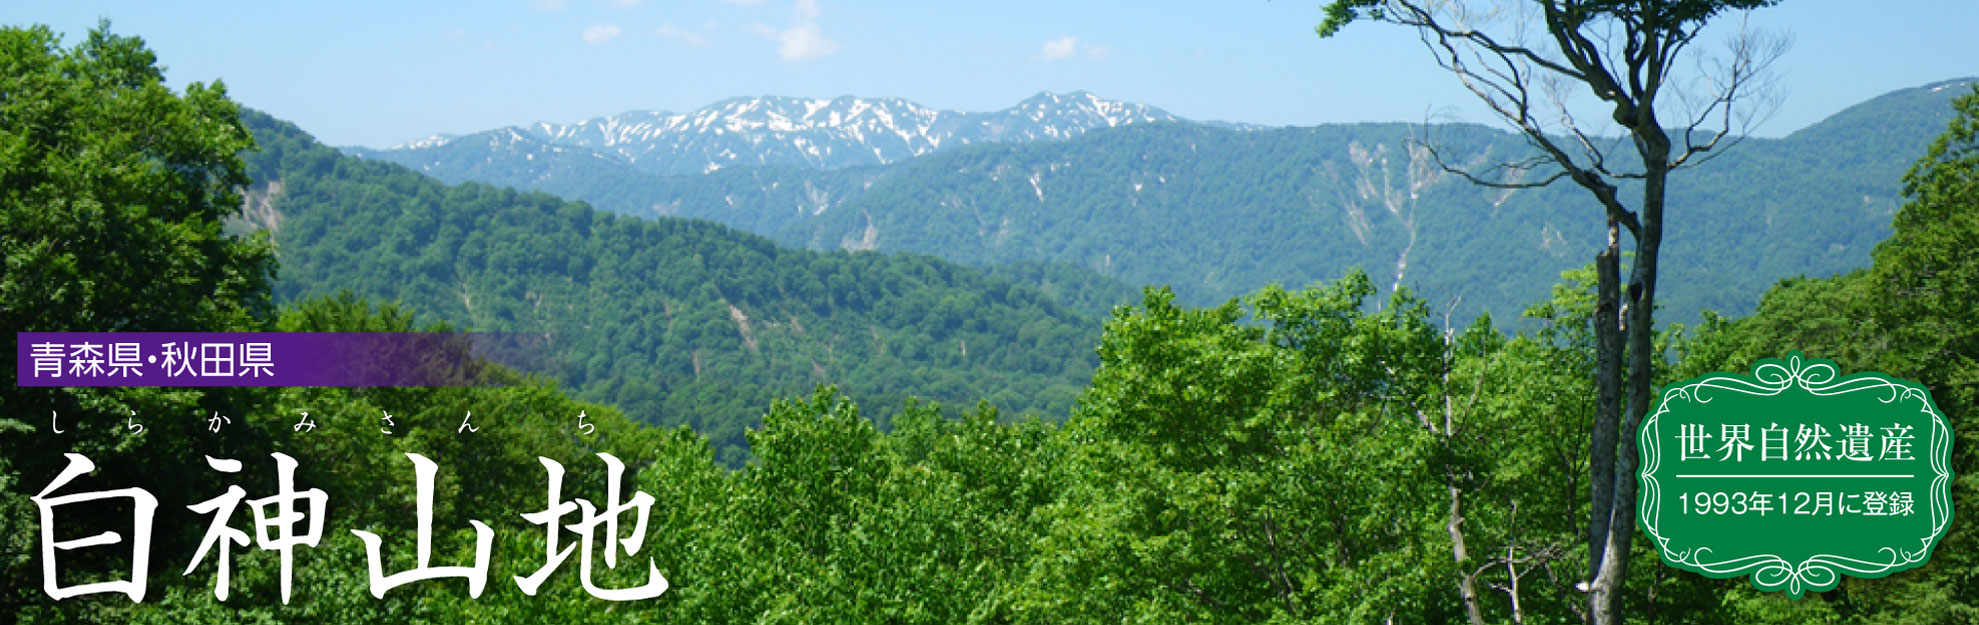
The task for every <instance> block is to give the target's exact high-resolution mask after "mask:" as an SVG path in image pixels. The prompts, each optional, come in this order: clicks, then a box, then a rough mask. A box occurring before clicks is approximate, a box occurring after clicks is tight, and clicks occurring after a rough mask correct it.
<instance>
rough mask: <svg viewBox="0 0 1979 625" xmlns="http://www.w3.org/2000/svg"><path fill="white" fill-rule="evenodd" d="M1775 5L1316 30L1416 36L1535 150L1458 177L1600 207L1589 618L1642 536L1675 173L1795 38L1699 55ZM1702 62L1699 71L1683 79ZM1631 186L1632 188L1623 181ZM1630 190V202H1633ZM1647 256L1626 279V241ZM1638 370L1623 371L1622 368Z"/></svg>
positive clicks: (1694, 159)
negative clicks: (1738, 21)
mask: <svg viewBox="0 0 1979 625" xmlns="http://www.w3.org/2000/svg"><path fill="white" fill-rule="evenodd" d="M1777 3H1778V0H1534V1H1531V2H1483V3H1460V2H1433V1H1429V0H1335V1H1334V2H1332V3H1331V4H1328V5H1327V6H1326V8H1325V12H1326V17H1325V20H1324V21H1323V22H1321V23H1320V25H1319V27H1318V28H1317V31H1318V33H1319V35H1320V36H1321V37H1330V36H1332V35H1334V34H1335V33H1338V32H1339V31H1340V29H1341V28H1343V27H1345V26H1346V25H1348V24H1349V23H1352V22H1355V21H1361V20H1372V21H1378V22H1388V23H1393V24H1400V25H1403V26H1409V27H1413V28H1415V29H1416V31H1417V33H1418V34H1419V35H1420V36H1421V38H1422V42H1423V44H1424V46H1425V47H1426V48H1427V49H1428V50H1429V52H1430V53H1431V55H1432V56H1433V57H1434V58H1435V60H1436V63H1437V65H1438V66H1440V67H1442V68H1443V69H1444V70H1447V71H1449V72H1450V73H1451V74H1453V75H1454V76H1456V78H1457V79H1458V80H1459V81H1460V82H1462V83H1463V85H1464V86H1465V87H1466V88H1468V89H1469V90H1470V91H1471V92H1472V93H1473V94H1475V95H1476V96H1477V97H1478V98H1479V99H1480V100H1482V101H1483V103H1484V104H1485V106H1486V107H1488V108H1489V109H1490V110H1491V112H1492V113H1494V114H1496V115H1497V116H1498V117H1499V118H1501V119H1503V120H1504V121H1505V122H1506V123H1509V124H1510V125H1511V126H1512V127H1513V128H1516V129H1517V130H1518V131H1519V132H1520V133H1522V134H1523V135H1524V136H1525V138H1526V139H1527V140H1528V142H1529V143H1530V144H1531V145H1532V146H1533V148H1534V149H1535V150H1534V155H1533V156H1532V157H1530V158H1527V159H1523V160H1519V161H1513V162H1500V163H1495V164H1490V165H1485V166H1474V165H1469V164H1462V165H1459V164H1453V163H1452V162H1451V161H1447V160H1445V159H1444V155H1442V154H1438V153H1436V151H1435V149H1434V147H1435V146H1433V145H1432V146H1428V147H1429V148H1430V151H1431V153H1432V155H1435V156H1436V157H1437V160H1438V162H1439V163H1441V164H1442V166H1443V168H1444V169H1445V170H1446V171H1449V172H1451V173H1453V174H1456V175H1459V176H1462V177H1463V178H1465V179H1466V180H1469V181H1471V182H1472V183H1475V184H1480V185H1486V186H1491V187H1499V188H1507V189H1519V188H1533V187H1540V186H1546V185H1549V184H1552V183H1554V182H1557V181H1559V180H1562V179H1565V180H1569V181H1572V182H1573V183H1574V184H1576V185H1578V186H1580V187H1582V188H1584V189H1586V190H1587V191H1588V193H1589V194H1591V195H1592V196H1593V197H1594V199H1595V200H1596V202H1597V203H1598V204H1599V206H1600V207H1601V212H1602V216H1603V218H1604V219H1605V220H1606V222H1607V226H1608V242H1607V245H1606V246H1605V247H1603V248H1602V249H1601V250H1600V251H1599V252H1598V253H1597V254H1596V255H1595V269H1596V281H1595V282H1596V286H1595V298H1596V301H1595V314H1594V322H1593V325H1594V334H1595V359H1594V361H1595V365H1594V368H1595V389H1596V390H1595V396H1596V397H1595V401H1596V409H1595V418H1594V423H1593V425H1592V432H1591V437H1590V449H1589V456H1590V461H1589V473H1590V475H1589V480H1590V482H1589V483H1590V487H1589V496H1590V499H1591V503H1592V505H1591V512H1590V516H1589V518H1588V533H1587V540H1588V554H1589V562H1588V574H1587V576H1588V578H1589V579H1588V580H1587V582H1586V585H1585V588H1586V590H1587V593H1588V612H1587V617H1588V619H1589V620H1590V621H1592V622H1594V623H1619V622H1621V620H1622V613H1621V610H1620V605H1621V594H1622V580H1623V579H1624V576H1625V575H1626V574H1627V570H1628V562H1629V547H1630V541H1631V540H1632V539H1633V536H1634V534H1635V511H1634V503H1635V498H1636V479H1635V475H1634V474H1635V472H1636V463H1637V457H1636V454H1637V452H1636V442H1635V437H1634V436H1631V435H1630V434H1631V433H1632V432H1634V431H1635V430H1636V427H1637V425H1638V424H1639V423H1640V422H1641V419H1642V417H1643V415H1644V414H1645V413H1646V412H1647V411H1648V410H1649V407H1650V402H1652V401H1654V400H1655V396H1654V395H1653V394H1652V393H1651V384H1652V366H1653V362H1654V360H1655V356H1656V353H1655V348H1654V346H1653V341H1654V337H1655V328H1654V322H1653V320H1652V313H1653V311H1654V309H1655V299H1656V274H1657V268H1658V263H1659V262H1660V261H1661V257H1660V252H1661V249H1662V245H1663V216H1664V202H1665V197H1666V192H1667V190H1668V185H1669V177H1670V174H1671V173H1672V172H1674V171H1677V170H1680V169H1683V168H1686V167H1692V166H1696V165H1698V164H1701V163H1703V162H1704V161H1706V160H1708V159H1709V158H1710V157H1711V156H1713V155H1715V154H1718V153H1721V151H1722V148H1725V147H1729V146H1730V144H1732V143H1736V142H1737V141H1738V139H1739V138H1740V137H1742V136H1744V135H1745V131H1747V130H1749V129H1750V125H1751V124H1752V123H1753V122H1754V121H1756V120H1757V119H1759V118H1760V117H1761V114H1763V113H1764V112H1766V111H1765V109H1766V108H1767V107H1766V106H1765V104H1767V100H1768V98H1766V97H1764V96H1765V95H1766V93H1765V90H1764V89H1762V87H1763V86H1764V83H1763V81H1761V80H1760V79H1761V78H1762V77H1763V75H1764V70H1765V68H1766V66H1767V65H1768V63H1769V62H1770V61H1771V60H1773V59H1774V58H1777V57H1778V55H1779V54H1780V53H1781V52H1783V51H1784V48H1785V45H1784V41H1783V40H1779V39H1770V38H1767V37H1763V36H1759V35H1756V34H1754V33H1752V32H1750V31H1746V30H1745V29H1743V28H1740V29H1739V31H1738V32H1737V34H1736V35H1735V36H1734V37H1733V38H1732V40H1731V42H1730V45H1729V50H1727V53H1726V54H1725V55H1723V56H1703V55H1698V54H1695V53H1693V51H1692V50H1691V44H1692V43H1693V42H1694V41H1695V40H1696V39H1697V37H1698V35H1699V34H1700V33H1702V32H1703V30H1704V27H1705V25H1706V23H1707V22H1709V21H1711V20H1712V19H1713V18H1716V17H1719V16H1720V15H1723V14H1725V13H1728V12H1733V11H1745V10H1751V9H1756V8H1761V7H1765V6H1770V5H1773V4H1777ZM1692 62H1696V65H1695V67H1697V68H1698V70H1697V71H1696V74H1695V75H1691V76H1680V75H1679V73H1678V72H1680V71H1682V70H1685V69H1687V68H1688V67H1689V66H1690V65H1691V63H1692ZM1577 93H1584V94H1590V95H1592V96H1594V98H1596V99H1597V100H1598V101H1599V106H1601V107H1605V108H1606V109H1607V113H1608V117H1609V119H1611V120H1612V121H1613V122H1614V123H1615V125H1616V126H1617V127H1619V130H1620V136H1619V137H1606V136H1603V133H1602V129H1600V128H1597V127H1591V126H1587V125H1585V124H1583V122H1582V121H1581V120H1580V119H1577V118H1576V117H1575V114H1576V113H1580V112H1583V111H1584V110H1585V109H1583V108H1581V107H1577V106H1575V105H1574V104H1573V96H1574V95H1575V94H1577ZM1624 185H1626V188H1625V187H1624ZM1631 196H1633V197H1631ZM1624 234H1626V235H1627V237H1628V238H1627V240H1626V242H1627V243H1629V244H1630V247H1631V248H1632V250H1633V252H1634V257H1633V259H1632V260H1631V262H1630V263H1629V275H1628V281H1627V285H1626V287H1624V286H1623V283H1622V280H1621V265H1622V258H1621V256H1622V249H1623V248H1622V243H1623V242H1624V240H1623V239H1622V235H1624ZM1624 363H1626V365H1624Z"/></svg>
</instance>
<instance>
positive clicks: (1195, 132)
mask: <svg viewBox="0 0 1979 625" xmlns="http://www.w3.org/2000/svg"><path fill="white" fill-rule="evenodd" d="M1969 82H1970V81H1969V80H1957V81H1948V82H1944V83H1936V84H1932V85H1927V86H1924V87H1918V88H1915V89H1907V90H1903V91H1898V92H1894V93H1891V94H1888V95H1885V96H1882V97H1879V98H1876V99H1873V100H1870V101H1868V102H1864V103H1862V104H1860V105H1857V106H1855V107H1852V108H1850V109H1848V110H1845V111H1843V112H1841V113H1839V114H1837V115H1835V116H1833V117H1832V118H1831V119H1828V120H1826V121H1823V122H1821V123H1819V124H1816V125H1814V126H1811V127H1808V128H1806V129H1803V130H1801V131H1799V132H1796V133H1794V134H1793V135H1791V136H1788V137H1786V138H1782V139H1749V140H1746V141H1744V142H1742V143H1740V144H1738V145H1736V146H1732V147H1730V148H1720V151H1721V152H1723V153H1722V154H1721V155H1720V156H1719V157H1717V158H1714V159H1712V160H1711V161H1710V162H1708V163H1706V164H1705V165H1703V166H1702V167H1699V168H1697V169H1694V170H1691V171H1687V172H1685V173H1683V174H1681V175H1682V176H1683V178H1682V183H1681V184H1678V185H1675V186H1673V187H1672V191H1671V193H1672V196H1671V211H1672V214H1673V217H1672V219H1671V222H1670V224H1671V225H1670V230H1671V232H1670V240H1671V247H1670V248H1669V251H1670V252H1671V255H1670V258H1671V261H1670V262H1669V263H1667V264H1666V266H1665V270H1666V271H1667V272H1668V273H1666V274H1665V280H1664V288H1663V289H1661V291H1660V293H1659V301H1660V302H1661V305H1662V306H1663V307H1664V309H1665V310H1666V313H1665V315H1664V318H1666V319H1672V320H1680V321H1694V320H1696V319H1697V318H1698V317H1697V316H1698V313H1699V311H1700V310H1703V309H1712V310H1716V311H1719V312H1723V313H1728V314H1743V313H1745V312H1748V311H1750V310H1751V309H1752V307H1753V306H1754V305H1755V304H1756V302H1757V298H1758V295H1759V293H1760V292H1761V291H1763V290H1764V289H1765V288H1766V286H1767V285H1768V284H1771V283H1772V282H1773V281H1775V280H1778V279H1780V278H1784V277H1790V276H1795V275H1802V274H1806V275H1829V274H1833V273H1837V272H1843V271H1848V270H1851V269H1854V268H1857V267H1861V266H1864V265H1866V264H1867V262H1868V253H1869V248H1870V247H1871V246H1873V245H1874V244H1875V243H1876V242H1877V241H1879V240H1881V239H1882V238H1883V237H1884V236H1886V235H1887V234H1888V232H1889V230H1888V224H1889V220H1890V216H1891V214H1892V213H1893V212H1894V210H1895V207H1896V201H1897V199H1898V187H1897V183H1896V179H1897V176H1898V174H1900V173H1901V172H1902V170H1903V168H1904V167H1905V165H1906V163H1907V162H1908V160H1909V158H1910V156H1909V155H1912V154H1915V153H1917V151H1919V150H1921V149H1923V147H1924V145H1925V144H1926V143H1928V141H1929V140H1930V138H1931V137H1932V136H1934V135H1935V134H1936V132H1937V131H1938V130H1937V129H1940V128H1942V127H1943V124H1944V122H1945V121H1946V120H1947V119H1948V113H1947V112H1946V111H1948V110H1949V107H1948V106H1947V105H1948V103H1949V101H1950V99H1951V98H1952V97H1953V96H1954V95H1955V94H1957V93H1959V92H1960V91H1961V90H1962V89H1963V87H1962V86H1960V85H1963V84H1966V83H1969ZM515 139H516V140H515V141H513V142H489V143H486V144H483V145H477V146H461V147H457V148H455V150H456V152H448V153H439V152H433V151H410V152H405V153H401V154H396V155H386V156H388V157H390V158H395V159H399V160H401V162H407V163H411V164H415V165H417V166H420V167H425V168H426V169H427V171H429V172H430V173H433V174H434V175H436V176H439V177H440V178H442V179H444V180H480V181H484V182H490V183H494V184H504V185H515V186H518V187H522V188H529V189H540V190H545V191H550V192H553V193H557V194H560V195H564V196H566V197H572V198H576V199H583V200H587V201H590V202H592V203H593V204H595V205H597V206H599V207H602V208H608V209H611V210H616V211H619V212H624V213H629V214H635V215H642V216H655V215H669V216H685V217H701V218H706V219H712V220H715V221H719V222H722V223H726V224H730V225H733V226H735V227H737V228H741V229H744V230H748V231H751V232H756V233H760V234H765V235H768V236H771V237H772V238H774V239H776V240H777V241H779V242H781V243H784V244H786V245H792V246H801V247H807V248H811V249H878V250H890V251H907V252H917V253H926V254H934V255H937V256H941V257H943V258H946V259H949V260H954V261H959V262H964V263H970V264H977V265H995V264H998V263H1007V262H1017V261H1044V262H1057V263H1066V264H1072V265H1079V266H1083V267H1086V268H1089V269H1091V270H1093V271H1096V272H1098V273H1101V274H1104V275H1107V276H1111V277H1115V278H1118V279H1120V280H1122V281H1125V282H1127V283H1130V284H1136V285H1140V284H1167V285H1172V286H1173V287H1174V289H1175V290H1176V292H1177V294H1178V295H1180V296H1181V297H1182V298H1183V300H1184V301H1189V302H1193V303H1198V304H1207V303H1213V302H1217V301H1221V300H1223V299H1225V298H1228V297H1232V296H1235V295H1239V294H1242V293H1246V292H1249V291H1251V290H1254V289H1256V288H1258V287H1260V286H1263V285H1265V284H1268V283H1280V284H1285V285H1302V284H1306V283H1308V282H1311V281H1313V280H1320V279H1327V278H1330V277H1334V276H1338V275H1339V274H1340V272H1341V271H1342V270H1344V269H1346V268H1348V267H1354V266H1359V267H1362V268H1364V269H1366V270H1367V271H1368V272H1370V273H1371V274H1373V275H1374V276H1375V277H1376V281H1377V282H1378V283H1379V284H1381V286H1383V287H1384V288H1385V287H1388V286H1391V285H1393V284H1395V283H1396V282H1398V281H1399V282H1400V283H1403V284H1409V285H1414V286H1416V287H1417V288H1418V290H1419V291H1420V292H1422V293H1424V294H1425V295H1426V296H1427V297H1429V298H1431V299H1432V300H1436V301H1438V302H1439V303H1441V302H1448V301H1450V300H1452V299H1454V298H1457V297H1462V298H1463V310H1461V311H1460V314H1462V315H1464V316H1465V317H1468V316H1470V315H1474V314H1475V313H1477V312H1480V311H1486V310H1488V311H1491V312H1494V313H1497V314H1498V315H1499V316H1500V317H1501V318H1510V317H1513V316H1516V313H1517V312H1518V310H1519V309H1520V307H1521V306H1522V305H1523V303H1524V302H1530V301H1534V300H1537V299H1540V298H1543V297H1545V295H1546V291H1545V288H1544V285H1545V284H1547V283H1548V282H1549V281H1550V280H1551V278H1552V276H1556V275H1558V274H1559V273H1560V272H1561V271H1563V270H1566V269H1569V268H1573V267H1578V266H1580V265H1582V264H1585V263H1587V262H1588V261H1589V260H1590V258H1591V257H1589V256H1587V254H1586V253H1581V252H1575V251H1574V250H1585V249H1592V247H1593V246H1594V245H1595V244H1596V243H1597V242H1598V241H1599V240H1600V237H1602V236H1604V235H1603V234H1602V233H1601V232H1600V231H1599V229H1598V228H1599V225H1600V224H1599V220H1598V219H1590V218H1588V217H1587V215H1588V214H1589V212H1590V211H1591V210H1593V209H1592V208H1590V206H1589V203H1588V201H1587V200H1586V199H1585V198H1584V197H1583V194H1581V193H1579V190H1578V189H1574V188H1569V187H1571V185H1570V184H1565V183H1562V184H1561V185H1560V186H1558V187H1556V188H1548V189H1542V190H1525V191H1516V192H1505V191H1495V190H1489V189H1483V188H1479V187H1476V186H1473V185H1471V184H1469V183H1467V182H1465V181H1464V180H1462V179H1461V178H1459V177H1457V176H1452V175H1448V174H1445V173H1443V172H1442V171H1440V168H1439V167H1437V166H1436V164H1435V163H1434V160H1433V159H1431V158H1429V156H1428V154H1427V153H1426V152H1424V151H1423V150H1421V149H1420V148H1417V147H1411V146H1412V145H1413V143H1412V142H1413V141H1427V142H1430V143H1433V144H1435V145H1437V146H1439V148H1438V149H1439V150H1440V151H1441V152H1442V153H1443V154H1444V155H1445V157H1446V159H1447V160H1449V161H1451V162H1453V163H1456V164H1459V165H1464V166H1473V165H1477V164H1480V163H1491V162H1495V161H1499V160H1507V159H1514V158H1517V157H1518V156H1519V155H1521V154H1523V153H1524V150H1525V149H1526V148H1525V146H1524V143H1523V142H1522V141H1520V140H1519V139H1517V138H1516V137H1515V136H1513V135H1511V134H1509V133H1505V132H1500V131H1495V130H1490V129H1486V128H1482V127H1477V126H1464V125H1434V126H1428V127H1420V126H1407V125H1400V124H1386V125H1384V124H1339V125H1326V126H1319V127H1313V128H1278V129H1257V130H1243V131H1239V130H1230V129H1224V128H1219V127H1214V126H1207V125H1201V124H1189V123H1166V124H1150V125H1135V126H1130V127H1124V128H1115V129H1107V130H1100V131H1095V132H1091V133H1088V134H1087V135H1085V136H1082V137H1079V138H1076V139H1071V140H1067V141H1050V142H1028V143H1016V144H999V145H976V146H969V147H965V148H958V149H954V150H945V151H941V152H937V153H933V154H930V155H927V156H923V157H920V158H916V159H913V160H909V161H905V162H901V163H897V164H893V165H886V166H866V167H850V168H844V169H838V170H832V171H818V170H808V169H797V168H789V167H764V168H726V169H722V170H720V171H716V172H713V173H711V174H707V175H693V176H675V177H658V176H652V175H649V174H646V173H642V172H641V171H639V170H638V169H637V168H634V167H631V166H630V165H627V164H624V163H620V162H616V161H614V160H612V159H608V158H603V157H600V156H598V155H595V154H591V153H588V152H585V151H582V150H580V149H577V148H568V147H559V146H551V145H549V144H547V143H543V142H541V141H539V140H535V139H531V138H529V137H524V136H520V135H518V136H516V137H515ZM470 148H471V149H470ZM531 153H533V154H536V156H534V157H530V158H525V156H527V155H528V154H531ZM1541 175H1543V174H1542V173H1540V172H1533V173H1530V174H1528V179H1534V178H1537V177H1539V176H1541Z"/></svg>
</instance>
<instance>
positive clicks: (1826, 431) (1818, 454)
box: [1637, 352, 1952, 599]
mask: <svg viewBox="0 0 1979 625" xmlns="http://www.w3.org/2000/svg"><path fill="white" fill-rule="evenodd" d="M1638 436H1639V437H1640V442H1641V445H1640V448H1641V460H1642V466H1641V469H1642V470H1641V474H1640V478H1641V482H1640V485H1641V488H1640V496H1639V497H1638V499H1637V513H1638V514H1639V515H1640V516H1639V518H1640V520H1641V524H1642V528H1643V531H1644V532H1647V533H1648V534H1649V537H1650V539H1651V540H1653V541H1654V542H1655V544H1656V548H1657V550H1658V551H1661V552H1662V554H1663V561H1664V562H1665V563H1668V564H1669V565H1670V566H1674V567H1677V568H1680V569H1684V570H1686V571H1695V572H1697V573H1701V574H1703V575H1705V576H1707V577H1714V578H1726V577H1736V576H1739V575H1748V574H1749V575H1751V576H1752V585H1753V586H1755V587H1757V588H1759V589H1760V590H1762V591H1774V590H1785V591H1786V592H1787V594H1789V595H1792V596H1793V597H1794V598H1795V599H1798V598H1800V596H1801V595H1802V594H1803V593H1805V592H1808V591H1816V592H1819V591H1823V590H1829V589H1832V588H1834V587H1835V584H1836V583H1838V582H1840V581H1841V576H1842V575H1852V576H1855V577H1868V578H1873V577H1882V576H1885V575H1889V574H1891V573H1895V572H1897V571H1902V570H1905V569H1911V568H1916V567H1919V566H1923V565H1924V563H1925V562H1926V561H1928V560H1929V559H1930V557H1931V549H1932V547H1934V546H1936V545H1937V543H1938V540H1939V539H1940V538H1942V537H1943V536H1944V535H1945V529H1946V528H1947V527H1949V526H1950V525H1951V517H1952V508H1951V491H1950V488H1951V479H1952V473H1951V466H1950V459H1951V441H1952V433H1951V427H1950V426H1949V425H1948V424H1947V423H1946V422H1945V417H1944V414H1943V413H1940V412H1939V411H1938V408H1937V406H1936V405H1935V404H1933V403H1932V402H1931V395H1930V393H1929V392H1928V391H1926V390H1925V389H1924V388H1923V387H1922V386H1920V385H1918V384H1915V383H1912V382H1909V381H1905V380H1899V379H1896V378H1892V377H1889V376H1885V375H1882V374H1880V373H1857V374H1853V375H1849V376H1846V377H1843V376H1841V375H1839V373H1838V371H1837V370H1836V368H1835V364H1834V362H1832V361H1828V360H1811V359H1804V358H1802V356H1801V354H1800V352H1793V353H1792V354H1790V355H1789V356H1788V357H1787V358H1786V359H1784V360H1779V359H1771V358H1769V359H1765V360H1761V361H1759V362H1758V363H1757V364H1754V365H1753V367H1752V375H1750V376H1745V375H1735V374H1729V373H1713V374H1711V375H1706V376H1704V377H1700V378H1694V379H1690V380H1685V381H1683V382H1680V383H1677V384H1674V385H1671V386H1669V387H1667V388H1665V389H1664V390H1663V400H1662V402H1661V403H1660V404H1658V405H1657V407H1656V409H1655V410H1653V411H1651V412H1650V414H1649V416H1648V417H1647V418H1646V419H1644V420H1643V423H1642V429H1641V431H1640V433H1639V434H1638Z"/></svg>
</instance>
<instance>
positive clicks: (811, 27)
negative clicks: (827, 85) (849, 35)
mask: <svg viewBox="0 0 1979 625" xmlns="http://www.w3.org/2000/svg"><path fill="white" fill-rule="evenodd" d="M791 13H792V19H791V23H790V26H789V27H788V28H772V27H770V26H769V25H767V24H756V25H754V26H752V27H750V30H751V31H753V32H755V33H756V34H757V35H759V36H761V37H763V38H765V39H769V40H771V41H775V42H777V56H781V57H783V60H785V61H801V60H804V59H810V58H817V57H821V56H826V55H830V54H832V53H835V52H838V42H836V41H832V40H831V39H830V38H827V37H825V33H824V30H822V29H820V28H818V18H819V17H820V16H822V15H824V11H823V10H822V9H819V8H818V3H817V0H797V2H795V3H793V4H792V6H791Z"/></svg>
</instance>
